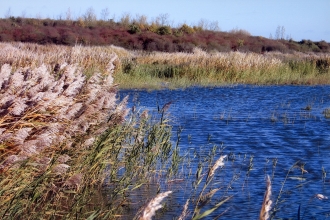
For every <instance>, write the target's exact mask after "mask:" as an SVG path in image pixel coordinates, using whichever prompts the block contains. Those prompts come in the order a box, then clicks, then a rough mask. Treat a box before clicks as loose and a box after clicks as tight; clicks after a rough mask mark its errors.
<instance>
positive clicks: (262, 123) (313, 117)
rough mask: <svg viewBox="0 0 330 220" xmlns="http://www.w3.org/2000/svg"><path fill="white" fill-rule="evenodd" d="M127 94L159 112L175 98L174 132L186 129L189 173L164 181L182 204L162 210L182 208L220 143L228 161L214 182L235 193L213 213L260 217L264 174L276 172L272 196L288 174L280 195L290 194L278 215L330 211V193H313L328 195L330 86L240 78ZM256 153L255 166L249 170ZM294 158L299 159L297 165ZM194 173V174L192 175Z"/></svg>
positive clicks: (183, 148) (184, 143)
mask: <svg viewBox="0 0 330 220" xmlns="http://www.w3.org/2000/svg"><path fill="white" fill-rule="evenodd" d="M126 95H129V96H130V101H129V103H130V104H129V105H136V103H138V105H139V106H140V107H139V108H143V109H149V110H150V111H154V112H156V111H157V106H158V105H159V106H160V107H162V106H163V105H164V104H166V103H169V102H171V106H170V108H169V110H168V113H169V115H170V118H171V124H172V125H173V136H174V137H175V136H176V132H177V131H178V130H179V129H182V131H181V134H180V136H181V140H180V152H181V154H182V155H188V156H189V157H190V158H191V163H190V164H189V166H188V165H182V168H181V171H180V172H181V175H182V177H183V178H184V179H185V181H184V182H183V183H182V182H180V183H176V184H175V186H176V188H175V187H174V186H173V185H171V186H168V185H167V186H166V187H167V188H171V187H172V188H171V190H173V194H172V196H171V197H170V198H169V200H170V201H171V202H172V203H174V204H176V205H177V207H175V208H174V210H172V211H170V214H169V215H170V216H163V217H164V218H170V217H173V216H176V217H177V216H179V215H180V213H181V211H182V206H183V205H184V203H185V201H186V200H187V199H188V198H189V197H190V196H191V193H192V190H191V189H190V190H187V189H188V188H191V182H192V181H193V180H194V178H195V175H194V174H195V172H196V167H197V164H198V162H200V161H201V160H202V159H201V158H202V157H207V156H208V155H209V154H210V152H211V150H212V148H213V147H214V146H215V145H216V146H218V149H217V151H216V155H215V159H217V158H218V157H219V156H220V155H221V154H226V155H228V161H226V163H225V167H224V168H223V169H222V170H219V171H218V173H217V175H216V177H215V180H214V181H215V184H214V185H212V187H213V188H215V187H218V186H220V187H219V188H221V189H220V190H219V193H217V195H216V196H218V199H219V198H221V196H231V195H233V198H232V199H231V200H229V201H228V202H227V203H225V204H224V205H223V206H221V207H220V208H219V209H217V210H216V211H214V212H213V213H212V215H210V217H216V216H218V215H220V214H222V213H223V212H224V213H223V216H222V218H224V219H228V218H230V219H242V218H243V219H257V218H258V215H259V212H260V207H261V203H262V200H263V195H264V192H265V176H266V175H270V176H271V177H272V187H273V196H272V198H273V202H274V203H275V202H276V199H277V198H278V196H279V193H280V191H281V188H282V183H283V182H284V181H285V184H284V186H283V190H282V194H281V198H280V200H282V199H285V201H284V202H283V203H281V204H280V205H279V206H278V207H279V208H280V210H279V211H278V212H277V213H276V218H295V219H296V218H297V213H298V208H299V205H300V206H301V216H302V217H303V218H304V219H313V218H315V219H324V218H326V217H327V216H328V215H330V203H329V200H322V201H321V200H318V199H316V198H315V197H314V195H315V194H322V195H325V196H329V197H330V185H329V178H328V177H327V176H326V171H328V170H330V160H329V158H330V132H329V128H330V119H326V118H325V117H324V115H323V113H322V111H324V109H326V108H329V107H330V86H243V85H239V86H228V87H216V88H200V87H195V88H188V89H184V90H161V91H135V90H125V91H121V92H120V96H121V97H124V96H126ZM196 155H198V156H196ZM251 160H252V165H253V167H252V169H251V170H250V171H248V169H249V168H248V167H249V165H250V164H251V163H250V161H251ZM295 163H296V165H297V166H296V167H295V168H292V166H293V165H294V164H295ZM250 168H251V167H250ZM290 168H292V169H291V170H290ZM289 170H290V172H289V174H288V171H289ZM303 170H306V171H308V172H303ZM322 170H323V171H322ZM204 172H206V171H205V170H204ZM189 173H192V174H193V175H190V176H189V175H188V174H189ZM287 174H288V176H287V177H288V178H286V175H287ZM233 176H234V177H235V178H233ZM189 178H190V180H191V181H187V180H188V179H189ZM180 184H181V185H180ZM217 184H218V185H217ZM229 186H230V187H229ZM180 187H181V190H178V189H177V188H180ZM175 189H176V190H175ZM182 189H186V190H182ZM165 190H167V189H165ZM214 200H215V201H214V202H213V205H214V204H215V203H216V202H218V200H217V198H216V197H214ZM280 200H279V201H280ZM193 207H194V206H193V204H191V205H190V206H189V208H190V209H193ZM211 207H212V203H211V205H210V206H209V208H211Z"/></svg>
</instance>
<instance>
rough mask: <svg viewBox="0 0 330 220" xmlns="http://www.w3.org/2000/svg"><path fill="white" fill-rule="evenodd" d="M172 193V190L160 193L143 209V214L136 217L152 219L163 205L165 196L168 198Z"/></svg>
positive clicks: (140, 219) (145, 219)
mask: <svg viewBox="0 0 330 220" xmlns="http://www.w3.org/2000/svg"><path fill="white" fill-rule="evenodd" d="M171 193H172V191H167V192H164V193H160V194H158V195H157V196H156V197H155V198H153V199H152V200H151V201H150V202H149V203H148V205H147V206H146V207H145V208H144V209H143V211H142V213H141V215H140V216H138V217H137V218H134V219H138V220H152V217H153V216H154V215H155V213H156V211H157V210H158V209H160V208H162V207H163V206H162V205H161V204H160V203H161V202H162V201H163V199H164V198H166V197H167V196H168V195H169V194H171Z"/></svg>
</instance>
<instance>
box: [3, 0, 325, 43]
mask: <svg viewBox="0 0 330 220" xmlns="http://www.w3.org/2000/svg"><path fill="white" fill-rule="evenodd" d="M91 7H92V8H93V10H94V12H95V14H96V15H97V16H98V18H100V17H101V11H102V10H103V9H106V8H108V11H109V13H110V14H109V18H115V20H119V19H120V18H121V17H122V16H123V15H124V14H129V15H130V16H131V17H132V18H135V17H136V15H145V16H147V18H148V19H149V21H151V20H152V19H155V18H156V17H158V16H159V15H164V14H167V15H168V21H169V23H170V24H171V25H173V26H176V25H179V24H182V23H187V24H188V25H197V24H198V23H199V21H200V20H202V19H203V20H204V21H207V22H208V23H212V22H213V23H214V22H218V26H219V27H220V30H222V31H230V30H232V29H244V30H247V31H248V32H250V33H251V34H252V35H255V36H264V37H267V38H268V37H270V35H272V37H275V32H276V28H277V27H278V26H281V27H282V26H283V27H284V28H285V38H287V37H291V38H292V39H294V40H297V41H299V40H302V39H310V40H313V41H320V40H325V41H327V42H330V0H313V1H312V0H199V1H197V0H176V1H175V0H93V1H90V0H89V1H87V0H53V1H45V0H29V1H27V0H0V17H5V16H8V15H11V16H25V17H41V18H47V17H48V18H54V19H56V18H59V17H60V16H62V17H63V18H65V14H66V12H67V11H68V9H70V11H71V14H72V15H73V17H79V16H81V15H83V14H84V13H85V12H86V11H87V9H88V8H91Z"/></svg>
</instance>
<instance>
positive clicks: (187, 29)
mask: <svg viewBox="0 0 330 220" xmlns="http://www.w3.org/2000/svg"><path fill="white" fill-rule="evenodd" d="M179 31H181V32H183V33H185V34H193V33H195V30H194V29H193V28H192V27H190V26H188V25H186V24H183V25H182V26H181V27H180V28H179Z"/></svg>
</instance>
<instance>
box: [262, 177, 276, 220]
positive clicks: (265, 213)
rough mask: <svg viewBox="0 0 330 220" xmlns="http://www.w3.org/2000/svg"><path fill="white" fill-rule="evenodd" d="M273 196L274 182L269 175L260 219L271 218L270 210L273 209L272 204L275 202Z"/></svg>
mask: <svg viewBox="0 0 330 220" xmlns="http://www.w3.org/2000/svg"><path fill="white" fill-rule="evenodd" d="M271 196H272V183H271V181H270V177H269V176H268V175H267V180H266V192H265V195H264V200H263V202H262V207H261V210H260V217H259V219H260V220H268V219H269V218H270V213H269V211H270V210H271V206H272V203H273V202H272V199H271Z"/></svg>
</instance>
